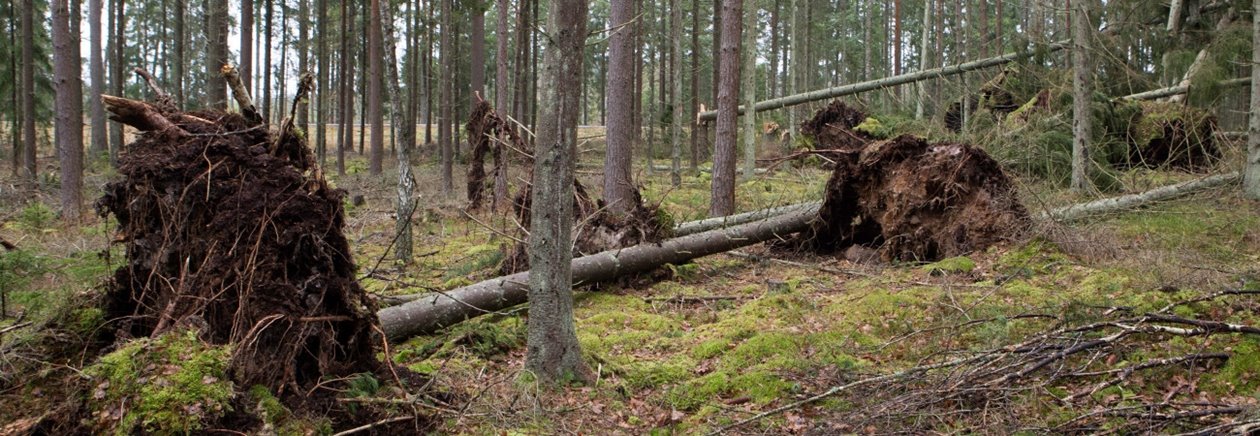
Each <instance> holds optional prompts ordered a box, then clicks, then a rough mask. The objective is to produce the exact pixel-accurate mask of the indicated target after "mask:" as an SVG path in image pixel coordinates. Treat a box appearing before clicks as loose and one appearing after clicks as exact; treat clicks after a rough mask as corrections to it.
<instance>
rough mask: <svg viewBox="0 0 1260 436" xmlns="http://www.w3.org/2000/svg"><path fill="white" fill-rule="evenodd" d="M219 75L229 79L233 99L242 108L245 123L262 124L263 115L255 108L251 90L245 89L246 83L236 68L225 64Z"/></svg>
mask: <svg viewBox="0 0 1260 436" xmlns="http://www.w3.org/2000/svg"><path fill="white" fill-rule="evenodd" d="M219 73H220V74H222V75H223V78H224V79H227V83H228V87H229V88H231V89H232V98H234V99H236V104H237V105H239V106H240V107H241V116H244V117H245V121H247V122H249V124H250V125H251V126H257V125H259V124H262V122H263V118H262V115H260V114H259V113H258V108H257V107H255V106H254V99H253V98H252V97H250V96H249V89H247V88H245V83H244V82H242V81H241V74H240V72H239V71H237V70H236V66H234V65H230V64H225V65H223V68H222V69H220V70H219Z"/></svg>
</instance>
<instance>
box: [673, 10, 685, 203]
mask: <svg viewBox="0 0 1260 436" xmlns="http://www.w3.org/2000/svg"><path fill="white" fill-rule="evenodd" d="M670 3H671V6H672V9H671V10H670V19H669V21H670V23H669V24H670V32H669V34H670V39H671V40H672V41H673V44H674V50H673V55H672V56H670V57H669V60H670V64H671V66H670V73H671V74H672V75H673V78H672V79H671V82H672V83H673V85H674V86H673V89H672V90H671V91H670V100H671V102H670V104H671V106H672V107H673V110H672V111H671V112H670V133H669V141H670V146H671V147H670V172H669V180H670V183H672V184H673V186H680V185H682V131H683V128H682V126H683V122H684V121H683V120H685V119H686V117H684V115H683V114H684V112H683V106H682V105H683V98H682V94H683V86H682V84H683V68H682V51H683V41H682V16H683V15H682V1H681V0H672V1H671V2H670Z"/></svg>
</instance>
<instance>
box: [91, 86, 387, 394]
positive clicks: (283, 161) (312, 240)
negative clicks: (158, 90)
mask: <svg viewBox="0 0 1260 436" xmlns="http://www.w3.org/2000/svg"><path fill="white" fill-rule="evenodd" d="M132 103H134V104H135V106H137V107H142V106H143V105H144V104H143V103H141V102H132ZM149 109H152V107H149ZM112 110H113V109H111V111H112ZM162 112H163V113H162V115H161V116H160V117H158V116H155V115H154V114H152V113H149V114H145V116H147V117H148V118H149V119H152V120H158V121H160V119H166V120H169V121H170V122H171V123H172V126H166V127H165V128H152V129H142V130H148V131H146V132H144V133H143V134H142V135H141V136H140V137H139V138H138V139H137V140H136V141H135V142H133V143H131V144H130V145H129V146H128V147H127V149H126V152H125V153H124V154H123V155H122V157H121V159H120V162H119V174H120V175H121V179H120V180H118V181H116V182H113V183H110V184H109V185H108V186H106V188H105V194H104V196H103V197H102V198H101V199H100V200H99V201H98V202H97V210H98V213H100V214H101V215H102V216H105V215H110V214H112V215H114V216H115V217H116V218H117V220H118V242H120V243H122V244H124V245H125V247H126V264H125V265H123V266H121V267H119V268H118V269H117V270H116V271H115V272H114V275H113V278H112V281H111V282H110V283H109V285H108V289H107V295H106V303H105V308H104V309H105V312H106V318H107V319H111V320H116V321H115V323H116V324H115V326H116V330H114V332H115V333H114V334H115V335H116V336H117V340H119V341H122V340H125V339H127V338H128V337H157V336H160V335H162V334H164V333H167V332H170V331H173V330H177V329H186V328H191V329H194V330H196V331H197V332H198V335H199V337H200V338H201V340H204V341H206V342H208V343H210V344H215V345H229V346H230V349H231V356H230V368H229V369H230V376H231V378H232V379H233V381H234V382H235V383H236V384H237V386H253V385H262V386H266V387H268V388H270V389H271V391H272V392H277V393H279V394H280V395H281V398H286V397H287V398H290V399H294V400H295V401H305V400H303V399H302V398H301V397H303V396H304V395H305V394H307V393H308V392H310V391H313V390H315V389H314V388H315V387H317V385H319V384H320V383H321V381H326V380H329V379H333V378H337V377H345V376H348V375H351V374H354V373H362V372H377V373H378V374H380V373H381V372H380V371H382V369H383V368H385V366H384V365H383V364H382V363H381V362H379V361H378V360H377V358H376V355H375V354H376V352H377V351H378V347H377V346H378V345H380V344H381V343H382V342H381V341H382V337H381V336H380V335H379V334H377V332H379V327H378V326H377V325H378V321H377V318H376V305H375V303H374V302H373V301H372V300H371V299H370V298H369V297H368V295H367V293H366V292H365V291H364V290H363V289H362V288H361V287H360V286H359V284H358V283H357V282H356V280H355V277H354V275H355V264H354V261H353V260H352V258H351V252H350V247H349V244H348V242H347V240H346V238H345V236H344V235H343V234H342V228H343V226H344V225H345V217H344V214H343V210H342V199H343V197H344V195H345V193H344V192H343V191H341V190H338V189H335V188H332V187H331V186H329V184H328V183H327V182H326V181H325V180H324V178H323V176H322V173H321V172H320V171H319V169H318V168H316V166H315V162H314V159H313V158H312V155H311V153H310V151H309V149H308V148H307V146H306V143H305V140H304V139H303V137H302V136H301V135H300V134H297V133H295V132H293V131H292V130H291V129H289V130H285V129H283V128H282V129H281V132H275V131H272V130H271V129H269V128H268V125H267V124H253V123H250V122H248V121H247V120H246V119H245V118H243V117H242V116H240V115H237V114H233V113H225V112H219V111H202V112H195V113H180V112H173V111H165V110H164V111H162ZM115 119H116V120H119V121H123V122H125V123H127V124H131V125H133V126H134V125H136V124H141V123H139V122H137V121H136V120H135V119H132V120H129V121H128V120H126V115H118V113H117V112H116V113H115ZM386 373H388V371H386ZM286 402H288V401H286Z"/></svg>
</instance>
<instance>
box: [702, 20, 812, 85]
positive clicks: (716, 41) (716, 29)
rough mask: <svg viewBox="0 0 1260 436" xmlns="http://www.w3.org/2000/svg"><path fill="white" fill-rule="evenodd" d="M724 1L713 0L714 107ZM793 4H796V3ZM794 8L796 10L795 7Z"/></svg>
mask: <svg viewBox="0 0 1260 436" xmlns="http://www.w3.org/2000/svg"><path fill="white" fill-rule="evenodd" d="M722 1H723V0H713V82H712V84H713V85H712V86H713V88H712V91H713V97H712V100H710V101H712V102H713V107H714V108H716V107H717V101H718V82H719V81H720V80H721V76H722V68H721V63H722V30H723V29H724V27H723V26H722ZM731 1H739V0H731ZM793 1H795V0H793ZM793 4H794V5H795V3H793ZM793 10H795V7H794V8H793ZM794 29H795V28H794Z"/></svg>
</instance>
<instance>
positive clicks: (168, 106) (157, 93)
mask: <svg viewBox="0 0 1260 436" xmlns="http://www.w3.org/2000/svg"><path fill="white" fill-rule="evenodd" d="M133 71H135V73H136V75H139V76H140V77H141V78H143V79H144V83H146V84H148V85H149V89H150V90H152V91H153V102H154V103H155V104H157V107H158V109H160V110H161V111H162V112H174V111H175V110H176V109H178V108H177V107H176V105H175V99H172V98H171V95H170V94H167V93H166V91H163V90H162V87H161V86H158V83H157V80H156V79H154V78H153V75H152V74H149V71H148V70H146V69H144V68H143V67H136V68H135V70H133Z"/></svg>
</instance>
